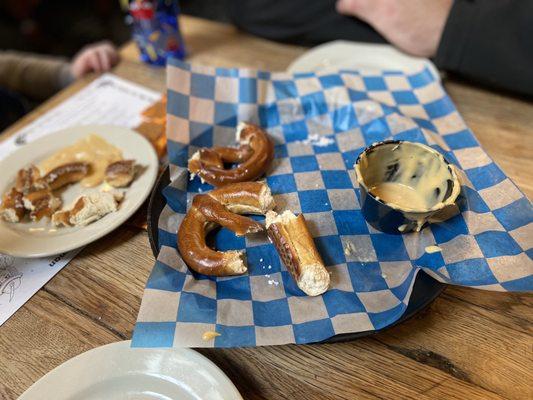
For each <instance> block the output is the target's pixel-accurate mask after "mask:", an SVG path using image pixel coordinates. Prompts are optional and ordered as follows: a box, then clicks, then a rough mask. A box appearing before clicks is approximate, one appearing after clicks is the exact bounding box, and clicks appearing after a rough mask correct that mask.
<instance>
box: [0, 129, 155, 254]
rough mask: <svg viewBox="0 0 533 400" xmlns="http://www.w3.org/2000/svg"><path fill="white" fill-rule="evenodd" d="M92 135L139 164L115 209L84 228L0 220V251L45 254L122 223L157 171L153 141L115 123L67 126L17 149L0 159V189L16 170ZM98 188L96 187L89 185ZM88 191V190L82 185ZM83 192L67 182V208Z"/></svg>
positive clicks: (10, 181)
mask: <svg viewBox="0 0 533 400" xmlns="http://www.w3.org/2000/svg"><path fill="white" fill-rule="evenodd" d="M91 133H95V134H97V135H99V136H101V137H103V138H104V139H105V140H107V141H108V142H109V143H111V144H113V145H114V146H116V147H118V148H119V149H121V150H122V154H123V156H124V158H126V159H134V160H135V161H136V163H137V164H139V165H140V166H141V168H142V172H141V173H140V174H139V176H137V177H136V178H135V180H134V181H133V183H132V184H131V186H130V187H129V188H127V189H125V190H123V189H121V191H124V192H125V196H124V200H123V201H122V202H121V204H120V205H119V209H118V211H116V212H113V213H110V214H108V215H106V216H105V217H103V218H102V219H100V220H99V221H96V222H93V223H92V224H89V225H87V226H84V227H71V228H70V227H69V228H54V227H53V226H52V224H51V223H50V220H49V219H47V218H43V220H41V221H40V222H38V223H36V222H23V223H16V224H12V223H9V222H5V221H3V220H1V219H0V253H5V254H10V255H12V256H15V257H44V256H49V255H52V254H59V253H64V252H66V251H69V250H73V249H76V248H78V247H81V246H83V245H86V244H88V243H91V242H93V241H95V240H96V239H99V238H101V237H102V236H104V235H106V234H107V233H109V232H111V231H112V230H113V229H115V228H116V227H118V226H119V225H121V224H122V223H123V222H124V221H126V220H127V219H128V218H129V217H130V216H131V215H133V213H135V211H137V209H138V208H139V207H140V206H141V205H142V204H143V202H144V200H146V198H147V197H148V195H149V194H150V191H151V189H152V186H153V185H154V182H155V179H156V177H157V171H158V160H157V155H156V153H155V150H154V149H153V147H152V145H151V144H150V143H149V142H148V140H146V139H145V138H144V137H143V136H141V135H140V134H138V133H136V132H134V131H132V130H130V129H127V128H122V127H118V126H111V125H88V126H76V127H71V128H67V129H64V130H61V131H58V132H55V133H52V134H50V135H47V136H45V137H42V138H40V139H38V140H35V141H34V142H30V143H28V144H26V145H24V146H23V147H21V148H20V149H19V150H18V151H16V152H15V153H13V154H11V155H9V156H8V157H7V158H5V159H3V160H2V161H0V171H1V173H0V192H1V193H4V192H5V191H6V190H7V189H8V188H9V187H11V186H12V185H13V182H14V179H15V176H16V174H17V171H18V170H19V169H21V168H23V167H27V166H28V165H29V164H32V163H38V162H39V161H40V160H42V159H44V158H46V157H48V156H50V155H51V154H53V153H54V152H56V151H58V150H60V149H61V148H63V147H65V146H68V145H70V144H72V143H74V142H76V141H77V140H79V139H81V138H83V137H85V136H87V135H89V134H91ZM92 190H97V189H92ZM83 191H84V192H87V191H88V190H87V189H83ZM81 192H82V188H81V187H80V185H79V184H75V185H70V186H69V187H67V188H66V189H65V190H64V191H63V192H62V193H61V198H62V200H63V204H65V206H67V207H68V206H69V205H70V204H71V203H72V202H73V201H74V199H75V198H76V197H78V196H79V195H80V194H81Z"/></svg>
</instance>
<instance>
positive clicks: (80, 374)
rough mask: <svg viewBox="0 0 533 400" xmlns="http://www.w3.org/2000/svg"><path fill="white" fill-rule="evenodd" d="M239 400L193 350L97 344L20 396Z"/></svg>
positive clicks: (30, 398) (226, 381) (63, 399)
mask: <svg viewBox="0 0 533 400" xmlns="http://www.w3.org/2000/svg"><path fill="white" fill-rule="evenodd" d="M42 399H54V400H67V399H68V400H74V399H76V400H97V399H98V400H101V399H106V400H126V399H128V400H133V399H135V400H141V399H143V400H149V399H158V400H163V399H164V400H170V399H172V400H174V399H180V400H192V399H194V400H200V399H201V400H240V399H242V397H241V395H240V394H239V392H238V391H237V388H235V386H234V385H233V383H232V382H231V381H230V380H229V378H228V377H227V376H226V375H225V374H224V373H223V372H222V371H221V370H220V369H219V368H218V367H217V366H216V365H215V364H213V363H212V362H211V361H210V360H209V359H207V358H206V357H204V356H202V355H201V354H199V353H197V352H196V351H194V350H191V349H186V348H175V349H137V348H130V341H129V340H128V341H124V342H117V343H111V344H108V345H106V346H102V347H98V348H96V349H93V350H90V351H88V352H86V353H83V354H80V355H79V356H77V357H74V358H72V359H71V360H69V361H67V362H65V363H64V364H62V365H60V366H59V367H57V368H55V369H54V370H52V371H50V372H49V373H48V374H46V375H45V376H44V377H42V378H41V379H40V380H38V381H37V382H36V383H34V384H33V385H32V386H31V387H30V388H29V389H28V390H26V392H24V393H23V394H22V396H21V397H20V398H19V400H42Z"/></svg>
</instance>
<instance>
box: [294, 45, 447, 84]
mask: <svg viewBox="0 0 533 400" xmlns="http://www.w3.org/2000/svg"><path fill="white" fill-rule="evenodd" d="M424 67H427V68H428V69H429V70H430V71H431V72H432V74H433V75H434V76H435V77H436V78H437V79H439V80H440V77H439V72H438V70H437V68H436V67H435V65H434V64H433V63H432V62H431V61H429V60H428V59H427V58H419V57H412V56H409V55H407V54H405V53H402V52H400V51H399V50H397V49H396V48H394V47H393V46H390V45H388V44H374V43H360V42H349V41H346V40H336V41H333V42H329V43H324V44H322V45H320V46H317V47H314V48H312V49H311V50H309V51H307V52H305V53H304V54H302V55H301V56H300V57H298V58H297V59H296V60H294V61H293V62H292V63H291V65H289V68H287V71H288V72H293V73H294V72H306V71H316V70H319V69H354V70H380V71H387V70H389V71H393V70H396V71H406V72H411V71H420V70H421V69H423V68H424Z"/></svg>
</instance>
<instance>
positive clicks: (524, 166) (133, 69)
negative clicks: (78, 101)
mask: <svg viewBox="0 0 533 400" xmlns="http://www.w3.org/2000/svg"><path fill="white" fill-rule="evenodd" d="M182 22H183V30H184V36H185V41H186V44H187V46H188V50H189V52H190V57H189V59H190V60H191V61H193V62H199V63H204V64H210V65H217V66H250V67H257V68H265V69H270V70H283V69H285V68H286V67H287V66H288V65H289V63H290V62H291V60H293V59H294V58H295V57H297V56H299V55H300V54H302V53H303V52H304V51H305V49H304V48H301V47H294V46H288V45H281V44H276V43H272V42H268V41H264V40H260V39H257V38H253V37H251V36H248V35H245V34H242V33H240V32H238V31H237V30H236V29H235V28H233V27H231V26H228V25H224V24H218V23H213V22H208V21H204V20H200V19H195V18H190V17H184V18H183V21H182ZM122 55H123V61H122V62H121V63H120V64H119V65H118V66H117V67H116V68H115V70H114V73H116V74H117V75H119V76H121V77H124V78H126V79H130V80H132V81H135V82H139V83H141V84H144V85H146V86H148V87H151V88H153V89H156V90H160V91H163V89H164V79H165V78H164V70H162V69H156V68H150V67H148V66H146V65H142V64H140V63H139V62H138V61H137V53H136V50H135V47H134V46H133V45H131V44H130V45H127V46H126V47H125V48H124V49H123V50H122ZM90 79H91V78H87V79H84V80H82V81H80V82H76V83H75V84H74V85H72V86H71V87H69V88H67V89H66V90H64V91H63V92H61V93H59V94H58V95H57V96H55V97H54V98H53V99H51V100H50V101H48V102H46V103H45V104H44V105H42V106H41V107H39V108H38V109H37V110H35V111H34V112H33V113H31V114H30V115H28V116H27V117H25V118H23V119H22V120H21V121H19V122H18V123H17V124H15V125H14V126H13V127H11V128H10V129H8V131H7V135H3V136H2V138H5V137H6V136H8V135H10V134H12V133H14V132H15V131H16V130H17V129H19V128H21V127H22V126H24V125H25V124H27V123H28V122H30V121H31V120H32V119H35V118H36V117H37V116H39V115H40V114H42V113H44V112H45V111H47V110H48V109H50V108H52V107H53V106H54V105H56V104H58V103H59V102H61V101H62V100H64V99H66V98H68V97H69V96H70V95H72V94H73V93H74V92H76V91H77V90H79V89H80V88H82V87H83V86H85V85H86V84H87V83H88V82H89V81H90ZM445 86H446V89H447V90H448V92H449V93H450V95H451V97H452V99H453V100H454V101H455V103H456V105H457V107H458V108H459V111H460V112H461V113H462V115H463V116H464V118H465V119H466V122H467V123H468V125H469V126H470V127H471V128H472V129H473V131H474V132H475V133H476V136H477V137H478V139H479V140H480V141H481V143H482V144H483V146H484V147H485V149H487V151H488V152H489V153H490V155H491V156H492V157H493V158H494V159H495V160H496V161H497V162H498V163H499V164H500V166H502V168H503V169H504V170H505V172H506V173H507V174H508V175H509V176H511V178H512V179H513V180H514V181H515V182H516V183H517V184H518V185H519V186H520V187H521V188H522V190H523V191H524V192H525V193H526V194H527V195H528V196H529V197H530V198H531V196H532V194H533V180H532V179H531V171H532V170H533V135H532V131H533V104H532V103H530V102H526V101H523V100H518V99H515V98H511V97H506V96H503V95H500V94H494V93H491V92H488V91H485V90H482V89H479V88H475V87H472V86H469V85H467V84H464V83H456V82H452V81H449V82H446V84H445ZM153 262H154V257H153V256H152V254H151V251H150V248H149V245H148V237H147V234H146V232H145V231H143V230H141V229H137V228H132V227H130V226H127V225H125V226H122V227H121V228H119V229H117V230H116V231H114V232H113V233H112V234H110V235H108V236H106V237H104V238H102V239H100V240H99V241H97V242H95V243H93V244H91V245H89V246H87V247H86V248H85V249H84V250H83V251H82V252H81V253H80V254H79V255H78V256H77V257H76V258H75V259H74V260H73V261H72V262H71V263H70V264H69V265H68V266H67V267H66V268H64V269H63V270H62V271H61V272H60V273H59V274H58V275H57V276H56V277H55V278H53V279H52V280H51V281H50V282H49V283H48V284H47V285H46V286H45V287H44V288H43V289H42V290H40V291H39V292H38V293H37V294H36V295H35V296H34V297H33V298H32V299H31V300H30V301H28V303H27V304H26V305H25V306H24V307H22V308H21V309H20V310H19V311H18V312H17V313H16V314H15V315H14V316H13V317H12V318H11V319H10V320H8V321H7V322H6V323H5V324H4V326H2V327H0V398H1V399H14V398H16V397H17V396H18V395H20V394H21V393H22V392H23V391H24V390H25V389H26V388H27V387H28V386H30V385H31V384H32V383H33V382H35V381H36V380H37V379H39V378H40V377H41V376H43V375H44V374H45V373H47V372H48V371H50V370H51V369H52V368H54V367H56V366H57V365H59V364H61V363H63V362H64V361H66V360H68V359H69V358H71V357H73V356H75V355H77V354H80V353H82V352H84V351H86V350H89V349H91V348H94V347H97V346H101V345H104V344H106V343H110V342H114V341H119V340H125V339H129V338H130V337H131V333H132V329H133V326H134V322H135V318H136V316H137V310H138V309H139V304H140V301H141V296H142V293H143V288H144V284H145V282H146V279H147V277H148V274H149V272H150V270H151V268H152V265H153ZM532 300H533V297H532V296H529V295H523V294H522V295H520V294H512V293H492V292H484V291H481V290H473V289H465V288H458V287H450V288H448V289H447V290H446V291H445V293H444V294H443V295H442V296H440V297H439V298H438V299H437V300H436V301H435V302H434V303H433V304H432V305H431V306H430V307H429V308H428V309H427V310H426V311H424V312H422V313H421V314H419V315H417V316H416V317H414V318H412V319H411V320H409V321H408V322H406V323H404V324H401V325H400V326H397V327H395V328H392V329H389V330H387V331H385V332H383V333H380V334H377V335H374V336H372V337H368V338H365V339H360V340H357V341H354V342H349V343H342V344H328V345H307V346H296V345H286V346H276V347H265V348H249V349H231V350H221V349H211V350H200V352H201V353H202V354H204V355H206V356H207V357H209V358H210V359H211V360H213V361H214V362H215V363H216V364H218V365H219V366H220V367H221V368H222V370H224V371H225V372H226V373H227V374H228V375H229V377H230V378H231V380H232V381H233V382H234V383H235V384H236V385H237V387H238V389H239V390H240V391H241V393H242V395H243V397H244V398H246V399H289V398H295V399H296V398H298V399H299V398H306V399H315V398H316V399H399V398H401V399H411V398H413V399H414V398H416V399H430V398H431V399H435V398H453V399H503V398H506V399H526V398H531V396H532V395H533V394H532V385H531V382H533V379H532V378H533V377H532V368H531V366H532V345H533V342H532V339H531V338H532V336H531V333H532V324H531V322H532V312H531V310H532V308H531V306H532V303H533V301H532Z"/></svg>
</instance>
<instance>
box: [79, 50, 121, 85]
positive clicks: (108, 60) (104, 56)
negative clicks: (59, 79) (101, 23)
mask: <svg viewBox="0 0 533 400" xmlns="http://www.w3.org/2000/svg"><path fill="white" fill-rule="evenodd" d="M119 59H120V57H119V55H118V52H117V49H116V48H115V46H113V44H112V43H111V42H108V41H104V42H98V43H94V44H91V45H89V46H86V47H84V48H83V49H81V50H80V51H79V52H78V54H76V55H75V56H74V58H73V59H72V62H71V64H70V72H71V74H72V76H73V77H74V78H75V79H78V78H81V77H82V76H84V75H86V74H88V73H89V72H105V71H109V70H110V69H111V68H112V67H113V66H115V65H116V64H117V63H118V61H119Z"/></svg>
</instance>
